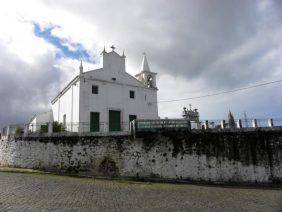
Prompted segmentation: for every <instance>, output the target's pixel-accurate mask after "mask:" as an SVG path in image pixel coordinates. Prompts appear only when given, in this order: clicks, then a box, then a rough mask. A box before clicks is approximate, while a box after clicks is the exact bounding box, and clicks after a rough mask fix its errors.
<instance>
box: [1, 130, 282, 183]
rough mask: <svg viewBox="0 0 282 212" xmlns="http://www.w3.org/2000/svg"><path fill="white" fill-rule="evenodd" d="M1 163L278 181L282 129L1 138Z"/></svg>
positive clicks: (132, 174)
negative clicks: (133, 135) (134, 136)
mask: <svg viewBox="0 0 282 212" xmlns="http://www.w3.org/2000/svg"><path fill="white" fill-rule="evenodd" d="M0 166H10V167H21V168H32V169H41V170H47V171H54V172H67V173H72V174H80V175H90V176H103V177H119V178H122V177H133V178H156V179H172V180H176V181H177V180H181V181H206V182H228V183H230V182H233V183H279V184H281V181H282V131H281V130H273V131H271V130H267V131H263V130H256V131H222V132H208V131H203V132H189V131H161V132H139V133H137V134H136V138H135V139H133V138H131V137H130V136H111V137H98V136H95V137H93V136H61V137H18V138H10V140H1V141H0Z"/></svg>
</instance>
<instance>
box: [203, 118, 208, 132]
mask: <svg viewBox="0 0 282 212" xmlns="http://www.w3.org/2000/svg"><path fill="white" fill-rule="evenodd" d="M204 126H205V130H207V129H209V121H208V120H206V121H205V125H204Z"/></svg>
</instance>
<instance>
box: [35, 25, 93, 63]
mask: <svg viewBox="0 0 282 212" xmlns="http://www.w3.org/2000/svg"><path fill="white" fill-rule="evenodd" d="M33 25H34V34H35V35H36V36H37V37H40V38H43V39H44V40H46V41H47V42H49V43H51V44H52V45H54V46H56V47H57V48H58V49H60V52H57V53H56V57H57V58H61V57H68V58H72V59H82V60H85V61H87V62H91V63H95V61H93V59H91V57H90V55H89V54H88V52H87V51H86V49H85V48H84V47H83V46H82V45H81V44H79V43H69V42H68V41H67V40H66V39H61V38H59V37H56V36H54V35H52V30H53V29H54V28H55V27H57V26H50V27H48V28H45V29H41V28H40V26H39V25H38V24H37V23H33Z"/></svg>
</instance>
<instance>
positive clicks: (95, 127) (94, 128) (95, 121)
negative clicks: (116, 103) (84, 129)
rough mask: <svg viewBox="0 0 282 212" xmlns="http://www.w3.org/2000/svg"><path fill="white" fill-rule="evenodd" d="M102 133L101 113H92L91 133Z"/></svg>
mask: <svg viewBox="0 0 282 212" xmlns="http://www.w3.org/2000/svg"><path fill="white" fill-rule="evenodd" d="M99 131H100V113H98V112H90V132H99Z"/></svg>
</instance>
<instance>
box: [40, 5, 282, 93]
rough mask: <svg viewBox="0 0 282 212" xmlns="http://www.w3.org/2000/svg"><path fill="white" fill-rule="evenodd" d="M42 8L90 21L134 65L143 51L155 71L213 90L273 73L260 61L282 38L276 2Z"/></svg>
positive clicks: (269, 66) (272, 65)
mask: <svg viewBox="0 0 282 212" xmlns="http://www.w3.org/2000/svg"><path fill="white" fill-rule="evenodd" d="M45 2H46V4H48V5H50V6H52V5H53V6H55V5H56V6H60V7H61V8H62V9H65V10H68V11H71V12H73V13H75V14H78V15H80V16H83V17H85V18H86V19H87V20H90V22H91V20H92V21H93V25H95V27H97V28H98V29H99V30H100V32H101V34H102V35H105V37H104V38H105V39H110V40H113V41H116V42H117V43H118V44H119V46H122V47H124V46H125V47H126V50H128V52H130V54H131V56H132V57H131V58H133V61H134V62H135V63H139V62H140V61H139V60H138V59H139V58H140V57H139V55H140V52H143V51H147V52H148V53H149V59H150V60H152V61H154V68H156V70H155V71H157V72H159V73H169V74H171V75H172V76H175V75H178V76H181V77H184V78H186V79H187V81H189V80H194V79H199V78H201V79H202V80H205V81H206V83H208V84H209V86H210V87H211V88H232V87H238V86H242V85H244V84H247V83H252V82H257V81H261V80H262V79H265V78H267V77H268V76H271V75H272V73H273V70H274V69H276V68H277V63H273V62H272V61H270V62H268V61H264V63H263V64H262V63H261V61H262V60H263V58H264V57H265V56H266V55H267V54H268V53H269V52H271V51H272V50H273V49H276V48H277V47H278V48H281V46H282V44H281V36H280V37H279V38H277V36H276V34H277V35H279V34H280V35H282V33H281V30H282V28H281V20H280V19H279V16H280V14H279V13H280V12H281V10H279V9H278V8H281V3H279V1H265V2H264V1H258V0H257V1H255V0H236V1H234V0H209V1H206V0H205V1H204V0H190V1H184V0H183V1H181V0H180V1H165V0H157V1H149V0H147V1H130V2H127V3H126V4H125V3H124V2H122V1H114V2H113V1H95V2H93V1H74V2H73V1H72V2H70V1H60V2H59V3H57V1H53V0H47V1H45ZM109 5H110V6H109ZM244 46H245V48H244ZM247 48H248V49H247ZM280 51H281V50H280ZM277 56H280V57H281V55H279V54H278V55H277ZM226 58H227V59H226ZM277 59H279V58H277Z"/></svg>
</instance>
